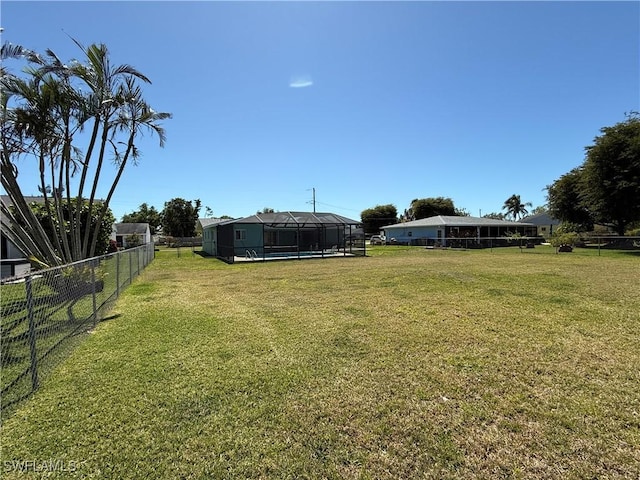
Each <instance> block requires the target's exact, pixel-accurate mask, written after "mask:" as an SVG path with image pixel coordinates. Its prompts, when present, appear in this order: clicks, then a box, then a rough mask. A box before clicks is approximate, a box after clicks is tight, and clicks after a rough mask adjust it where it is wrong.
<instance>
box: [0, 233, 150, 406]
mask: <svg viewBox="0 0 640 480" xmlns="http://www.w3.org/2000/svg"><path fill="white" fill-rule="evenodd" d="M153 257H154V246H153V244H147V245H142V246H140V247H137V248H133V249H130V250H125V251H121V252H117V253H113V254H109V255H105V256H102V257H95V258H91V259H87V260H84V261H81V262H76V263H73V264H70V265H65V266H62V267H56V268H51V269H47V270H39V271H35V272H31V273H30V274H29V275H26V276H24V277H20V278H17V277H14V278H10V279H4V280H3V283H2V285H1V286H0V307H1V311H0V334H1V335H0V368H1V369H2V378H1V380H0V386H1V388H2V390H1V393H0V402H1V403H0V411H1V413H2V414H4V413H6V412H7V411H8V410H9V409H10V408H11V407H12V406H13V405H15V404H16V403H17V402H19V401H20V400H22V399H24V398H26V397H27V396H29V395H30V394H31V393H32V392H33V391H35V390H36V389H37V388H38V386H39V385H40V384H41V383H42V381H43V378H45V377H46V375H47V374H48V373H49V372H50V371H51V370H52V369H53V368H54V367H55V366H56V365H57V364H58V363H59V361H60V360H61V359H62V358H64V357H65V356H66V355H67V354H68V353H69V352H70V351H71V350H72V348H73V347H74V346H75V345H77V343H78V342H79V341H81V339H82V338H83V337H84V336H85V335H86V334H87V332H89V331H90V330H91V329H92V328H93V327H94V326H95V324H96V323H97V322H99V321H100V320H103V319H104V318H105V316H106V314H107V312H108V309H109V307H110V305H111V303H112V302H113V301H114V300H115V299H117V298H118V296H119V295H120V291H121V290H122V289H123V288H124V287H126V286H127V285H129V284H130V283H131V282H132V281H133V279H134V278H135V277H136V276H138V275H139V274H140V272H141V271H142V270H143V269H144V268H145V267H146V266H147V265H148V264H149V263H151V261H152V260H153Z"/></svg>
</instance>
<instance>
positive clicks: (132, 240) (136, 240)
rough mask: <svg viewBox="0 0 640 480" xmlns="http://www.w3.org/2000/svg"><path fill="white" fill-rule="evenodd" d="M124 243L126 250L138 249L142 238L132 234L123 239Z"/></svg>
mask: <svg viewBox="0 0 640 480" xmlns="http://www.w3.org/2000/svg"><path fill="white" fill-rule="evenodd" d="M125 243H126V244H127V248H135V247H139V246H140V245H142V237H141V236H140V235H138V234H137V233H132V234H131V235H127V236H126V237H125Z"/></svg>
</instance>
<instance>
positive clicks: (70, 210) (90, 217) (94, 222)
mask: <svg viewBox="0 0 640 480" xmlns="http://www.w3.org/2000/svg"><path fill="white" fill-rule="evenodd" d="M30 206H31V209H32V210H33V212H34V214H35V216H36V218H37V219H38V221H39V222H40V224H41V225H42V227H43V228H44V231H45V232H46V234H47V237H48V238H49V240H50V241H51V242H52V243H53V244H54V245H55V244H58V243H60V244H61V243H62V240H63V239H62V238H61V235H63V234H64V235H66V237H67V238H66V241H67V242H70V241H71V237H72V235H73V232H72V229H71V227H70V225H71V224H72V221H73V219H74V218H76V217H78V218H79V219H80V228H79V230H80V234H81V235H84V234H85V232H87V230H89V231H94V230H96V229H97V231H98V235H97V240H96V244H95V253H96V255H101V254H103V253H106V252H107V251H108V249H109V237H110V236H111V231H112V229H113V223H114V221H115V217H114V216H113V212H112V211H111V209H110V208H107V211H106V212H105V214H104V215H100V208H99V207H102V204H98V205H94V208H92V209H91V214H89V202H88V201H87V200H84V201H82V202H81V204H80V212H79V215H76V212H77V210H76V207H77V201H76V199H72V201H71V204H69V203H68V202H66V201H62V202H61V203H60V212H61V218H62V221H63V224H62V225H61V224H60V223H59V218H60V217H59V216H49V213H48V211H47V208H46V206H45V205H43V204H42V203H37V202H34V203H31V204H30ZM96 207H98V208H96ZM62 232H64V233H62ZM56 237H57V238H56Z"/></svg>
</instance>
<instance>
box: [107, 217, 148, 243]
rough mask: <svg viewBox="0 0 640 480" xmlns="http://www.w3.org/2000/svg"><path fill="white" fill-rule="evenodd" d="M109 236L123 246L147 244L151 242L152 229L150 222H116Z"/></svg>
mask: <svg viewBox="0 0 640 480" xmlns="http://www.w3.org/2000/svg"><path fill="white" fill-rule="evenodd" d="M109 238H110V239H111V240H115V241H116V243H117V244H118V247H121V248H127V247H130V246H132V247H135V246H138V245H146V244H147V243H151V230H150V228H149V224H148V223H114V224H113V230H112V231H111V236H110V237H109ZM134 239H137V240H136V241H133V240H134ZM132 243H134V244H132Z"/></svg>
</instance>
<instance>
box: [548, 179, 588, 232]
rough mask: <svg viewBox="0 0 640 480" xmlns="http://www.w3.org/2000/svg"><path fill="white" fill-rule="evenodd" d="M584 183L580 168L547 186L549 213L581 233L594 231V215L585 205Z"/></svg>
mask: <svg viewBox="0 0 640 480" xmlns="http://www.w3.org/2000/svg"><path fill="white" fill-rule="evenodd" d="M582 183H583V175H582V168H581V167H579V168H574V169H573V170H571V171H570V172H569V173H565V174H564V175H562V176H561V177H560V178H559V179H558V180H556V181H555V182H554V183H553V184H552V185H548V186H547V202H548V204H549V213H550V214H551V215H552V216H553V217H554V218H557V219H558V220H561V221H562V222H564V223H571V224H573V225H575V229H576V230H577V231H579V232H584V231H589V230H592V229H593V215H592V213H591V211H590V210H589V208H588V207H587V205H586V203H585V199H584V196H583V193H584V188H583V185H582Z"/></svg>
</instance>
